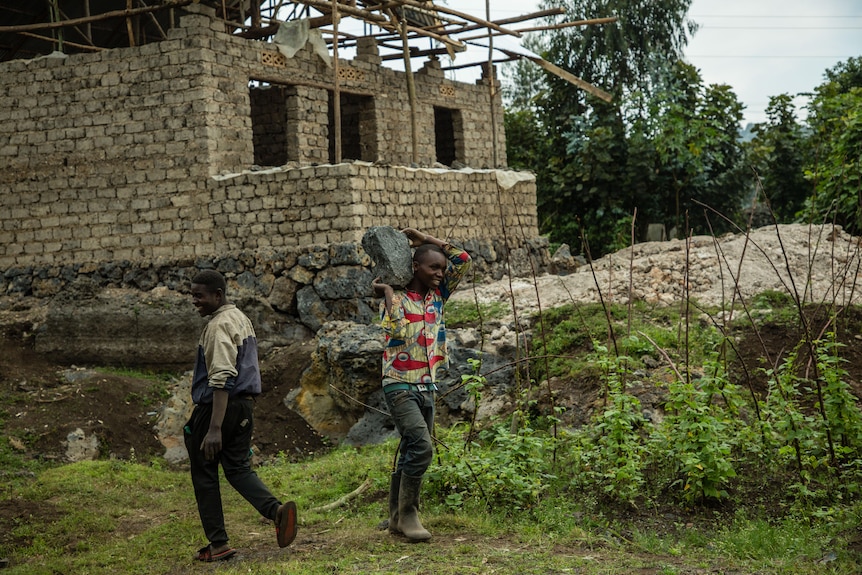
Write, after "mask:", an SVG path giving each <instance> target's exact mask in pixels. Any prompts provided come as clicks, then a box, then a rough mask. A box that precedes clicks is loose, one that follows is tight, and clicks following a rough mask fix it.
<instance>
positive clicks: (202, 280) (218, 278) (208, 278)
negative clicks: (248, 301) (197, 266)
mask: <svg viewBox="0 0 862 575" xmlns="http://www.w3.org/2000/svg"><path fill="white" fill-rule="evenodd" d="M192 283H193V284H198V285H202V286H204V287H206V288H207V291H208V292H209V293H215V292H217V291H218V290H219V289H220V290H221V291H222V293H227V282H226V281H225V279H224V276H223V275H221V274H220V273H219V272H217V271H215V270H203V271H200V272H198V273H197V275H195V277H193V278H192Z"/></svg>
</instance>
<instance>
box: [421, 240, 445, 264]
mask: <svg viewBox="0 0 862 575" xmlns="http://www.w3.org/2000/svg"><path fill="white" fill-rule="evenodd" d="M428 252H436V253H438V254H440V255H442V256H443V257H444V258H445V257H446V252H444V251H443V248H441V247H440V246H438V245H435V244H422V245H421V246H419V247H418V248H416V251H414V252H413V261H414V262H418V261H419V260H420V259H421V258H422V257H424V256H425V254H427V253H428Z"/></svg>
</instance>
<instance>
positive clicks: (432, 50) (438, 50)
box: [380, 47, 449, 60]
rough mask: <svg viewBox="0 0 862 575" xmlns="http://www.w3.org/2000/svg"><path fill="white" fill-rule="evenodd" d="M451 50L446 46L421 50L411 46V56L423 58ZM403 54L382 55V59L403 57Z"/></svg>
mask: <svg viewBox="0 0 862 575" xmlns="http://www.w3.org/2000/svg"><path fill="white" fill-rule="evenodd" d="M448 53H449V50H447V49H446V48H430V49H428V50H419V49H417V48H412V47H411V48H410V57H411V58H422V57H423V56H440V55H442V54H448ZM403 57H404V56H403V55H402V54H387V55H385V56H381V57H380V59H381V60H398V59H399V58H403Z"/></svg>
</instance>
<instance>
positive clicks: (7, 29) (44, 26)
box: [0, 0, 198, 34]
mask: <svg viewBox="0 0 862 575" xmlns="http://www.w3.org/2000/svg"><path fill="white" fill-rule="evenodd" d="M196 1H198V0H166V1H165V3H164V4H161V5H159V6H149V7H147V8H133V9H131V10H128V9H127V10H112V11H110V12H103V13H102V14H97V15H95V16H84V17H83V18H72V19H71V20H62V21H60V22H40V23H38V24H19V25H17V26H0V34H6V33H14V32H35V31H37V30H54V29H56V28H65V27H66V26H77V25H78V24H89V23H91V22H99V21H101V20H109V19H111V18H128V17H129V16H136V15H138V14H146V13H148V12H158V11H159V10H165V9H167V8H178V7H181V6H188V5H189V4H192V3H194V2H196Z"/></svg>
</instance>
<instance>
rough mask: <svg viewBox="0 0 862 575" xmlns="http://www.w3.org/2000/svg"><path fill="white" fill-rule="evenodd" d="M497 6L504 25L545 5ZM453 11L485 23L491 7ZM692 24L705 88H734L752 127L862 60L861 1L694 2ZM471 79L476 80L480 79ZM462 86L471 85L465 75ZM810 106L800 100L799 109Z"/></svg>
mask: <svg viewBox="0 0 862 575" xmlns="http://www.w3.org/2000/svg"><path fill="white" fill-rule="evenodd" d="M490 3H491V19H492V20H500V19H504V18H510V17H513V16H517V15H520V14H526V13H528V12H533V11H536V10H537V9H538V8H537V6H538V4H539V0H491V2H490ZM448 5H449V6H451V7H453V8H455V9H457V10H460V11H463V12H467V13H469V14H473V15H476V16H480V17H484V16H485V0H457V1H456V0H450V1H449V2H448ZM590 16H591V15H589V14H585V15H584V17H590ZM689 17H690V18H691V19H692V20H694V21H695V22H697V23H698V24H700V25H701V28H700V30H699V31H698V32H697V33H696V34H695V36H694V37H693V38H692V39H691V41H690V43H689V46H688V48H687V49H686V51H685V54H686V58H687V60H688V61H689V62H690V63H691V64H693V65H694V66H695V67H697V68H698V69H699V70H700V71H701V75H702V77H703V80H704V82H705V83H707V84H728V85H730V86H731V87H732V88H733V91H734V93H736V95H737V97H738V98H739V100H740V101H741V102H742V103H743V104H744V105H745V106H746V109H745V111H744V114H745V121H746V122H761V121H763V120H765V119H766V115H765V113H764V110H765V108H766V106H767V104H768V103H769V97H770V96H775V95H778V94H783V93H789V94H791V95H796V94H797V93H799V92H807V91H811V90H812V89H813V88H815V87H816V86H818V85H819V84H821V83H822V82H823V73H824V71H825V70H826V69H827V68H831V67H832V66H834V65H835V64H837V63H838V62H843V61H846V60H847V59H848V58H850V57H856V56H862V0H694V1H693V2H692V6H691V10H690V11H689ZM495 42H496V40H495ZM486 58H487V51H481V50H479V51H477V52H476V56H475V57H473V56H470V57H467V56H466V55H458V57H457V59H456V62H455V63H456V64H459V63H466V62H469V61H473V60H481V59H486ZM468 74H470V75H472V77H473V78H475V77H477V76H478V71H477V70H476V69H471V72H469V73H468ZM458 79H467V80H468V81H469V80H470V79H469V78H465V73H459V74H458ZM804 102H805V99H804V98H797V99H796V103H797V105H801V104H803V103H804ZM801 116H802V117H804V111H803V112H802V114H801Z"/></svg>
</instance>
